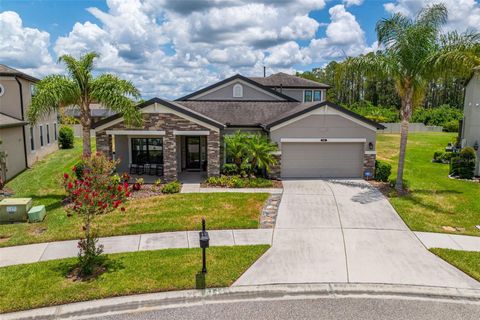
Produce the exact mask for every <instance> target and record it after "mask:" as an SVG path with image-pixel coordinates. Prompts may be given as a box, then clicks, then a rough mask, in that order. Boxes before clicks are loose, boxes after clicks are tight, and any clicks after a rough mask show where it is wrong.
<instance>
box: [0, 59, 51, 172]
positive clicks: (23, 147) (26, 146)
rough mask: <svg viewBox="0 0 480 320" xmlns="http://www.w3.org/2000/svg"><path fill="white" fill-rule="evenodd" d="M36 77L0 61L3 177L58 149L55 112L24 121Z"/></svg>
mask: <svg viewBox="0 0 480 320" xmlns="http://www.w3.org/2000/svg"><path fill="white" fill-rule="evenodd" d="M38 81H39V80H38V79H36V78H34V77H32V76H30V75H27V74H25V73H23V72H20V71H18V70H15V69H13V68H10V67H7V66H5V65H2V64H0V140H1V141H2V144H1V145H0V150H2V151H5V152H6V153H7V157H6V168H7V172H6V176H5V177H2V178H3V179H5V178H6V180H9V179H11V178H12V177H14V176H15V175H17V174H18V173H20V172H22V171H23V170H25V169H26V168H28V167H29V166H31V165H32V164H34V163H35V162H36V161H38V160H40V159H42V158H43V157H45V156H46V155H47V154H49V153H51V152H53V151H55V150H57V149H58V143H57V140H58V124H57V114H56V113H52V114H50V115H48V116H45V117H43V118H42V119H40V120H39V121H38V123H37V124H35V125H30V124H29V123H28V120H27V112H28V107H29V106H30V104H31V101H32V96H33V94H34V93H35V83H36V82H38Z"/></svg>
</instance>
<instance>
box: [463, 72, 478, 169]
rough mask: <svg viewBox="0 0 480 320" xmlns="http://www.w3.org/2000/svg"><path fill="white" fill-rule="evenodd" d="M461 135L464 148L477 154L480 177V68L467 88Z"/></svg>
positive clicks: (474, 73)
mask: <svg viewBox="0 0 480 320" xmlns="http://www.w3.org/2000/svg"><path fill="white" fill-rule="evenodd" d="M459 134H460V141H461V146H462V148H463V147H467V146H470V147H472V148H473V149H474V150H475V151H476V152H477V165H476V167H475V175H476V176H480V147H479V146H480V67H476V68H475V69H474V72H473V75H472V77H471V78H470V80H469V81H468V84H467V86H466V88H465V105H464V108H463V121H462V122H461V127H460V130H459Z"/></svg>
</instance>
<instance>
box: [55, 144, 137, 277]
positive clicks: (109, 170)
mask: <svg viewBox="0 0 480 320" xmlns="http://www.w3.org/2000/svg"><path fill="white" fill-rule="evenodd" d="M117 164H118V161H113V160H109V159H107V158H106V157H105V156H104V155H103V154H102V153H96V154H95V155H92V156H90V157H88V156H87V157H84V158H83V160H82V166H83V171H82V174H81V176H80V177H77V176H76V175H75V172H76V171H77V170H76V168H75V167H74V168H72V171H73V174H71V175H69V174H68V173H65V174H64V175H63V184H64V187H65V190H66V192H67V195H68V197H69V200H70V202H71V205H70V206H69V207H68V208H67V216H68V217H71V216H72V215H73V214H77V215H78V216H80V217H81V218H82V220H83V227H82V228H83V231H84V234H85V238H83V239H80V241H79V242H78V248H79V253H78V259H79V263H78V271H79V275H80V276H81V277H88V276H90V275H92V274H93V273H94V272H95V269H96V268H97V267H99V266H100V265H101V263H102V259H101V258H100V255H101V253H102V252H103V246H101V245H100V246H97V242H98V238H97V234H96V232H95V228H94V220H95V217H96V216H97V215H101V214H106V213H108V212H111V211H113V210H115V209H117V208H120V210H121V211H122V212H123V211H125V207H123V204H124V203H125V201H126V199H127V198H128V197H129V195H130V189H129V185H128V183H127V182H125V183H120V182H119V179H118V177H117V179H115V176H114V175H113V173H114V172H115V168H116V166H117Z"/></svg>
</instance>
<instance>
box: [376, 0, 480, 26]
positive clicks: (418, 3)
mask: <svg viewBox="0 0 480 320" xmlns="http://www.w3.org/2000/svg"><path fill="white" fill-rule="evenodd" d="M439 2H442V3H444V4H445V6H446V7H447V10H448V23H447V25H446V30H457V31H459V32H463V31H466V30H475V31H480V3H479V2H478V1H477V0H442V1H438V0H397V1H395V2H389V3H386V4H384V8H385V10H386V11H387V12H389V13H397V12H398V13H402V14H404V15H407V16H410V17H414V16H415V14H416V13H417V12H418V11H419V10H421V9H422V8H424V7H426V6H428V5H431V4H435V3H439Z"/></svg>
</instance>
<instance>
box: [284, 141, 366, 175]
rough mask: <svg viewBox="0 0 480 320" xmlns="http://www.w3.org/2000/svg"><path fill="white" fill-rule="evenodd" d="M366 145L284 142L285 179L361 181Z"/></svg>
mask: <svg viewBox="0 0 480 320" xmlns="http://www.w3.org/2000/svg"><path fill="white" fill-rule="evenodd" d="M363 148H364V147H363V143H318V142H317V143H315V142H308V143H300V142H282V177H283V178H361V177H362V171H363V153H364V150H363Z"/></svg>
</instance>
